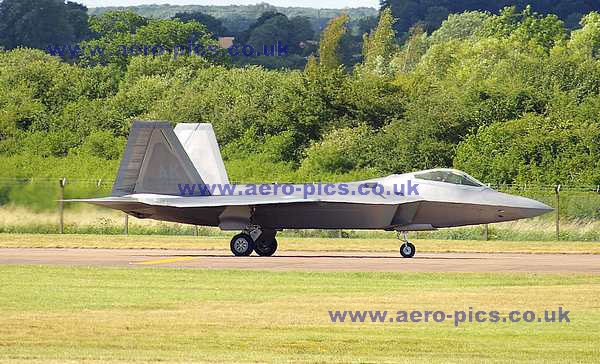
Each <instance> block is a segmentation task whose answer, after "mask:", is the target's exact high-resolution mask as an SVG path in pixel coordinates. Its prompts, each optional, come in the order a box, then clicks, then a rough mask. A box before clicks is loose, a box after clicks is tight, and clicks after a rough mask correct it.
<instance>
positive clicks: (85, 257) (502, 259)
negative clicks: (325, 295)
mask: <svg viewBox="0 0 600 364" xmlns="http://www.w3.org/2000/svg"><path fill="white" fill-rule="evenodd" d="M0 264H36V265H60V266H101V267H138V268H139V267H165V268H209V269H258V270H272V271H322V272H331V271H336V272H532V273H593V274H599V273H600V255H592V254H489V253H419V252H417V255H416V256H415V257H414V258H412V259H404V258H401V257H400V255H399V254H398V255H396V254H392V253H366V252H304V251H279V252H277V253H275V255H274V256H272V257H258V256H251V257H234V256H232V254H231V252H230V251H225V250H161V249H42V248H0Z"/></svg>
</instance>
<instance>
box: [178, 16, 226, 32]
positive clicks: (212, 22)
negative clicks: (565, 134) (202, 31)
mask: <svg viewBox="0 0 600 364" xmlns="http://www.w3.org/2000/svg"><path fill="white" fill-rule="evenodd" d="M173 18H175V19H179V20H181V21H182V22H184V23H187V22H190V21H196V22H198V23H200V24H202V25H204V26H205V27H206V29H207V30H208V31H209V32H210V33H211V34H212V35H213V36H214V37H222V36H229V35H230V34H229V31H228V30H227V28H225V26H223V22H222V21H221V20H220V19H217V18H215V17H214V16H212V15H209V14H206V13H203V12H201V11H195V12H190V13H177V14H175V16H174V17H173Z"/></svg>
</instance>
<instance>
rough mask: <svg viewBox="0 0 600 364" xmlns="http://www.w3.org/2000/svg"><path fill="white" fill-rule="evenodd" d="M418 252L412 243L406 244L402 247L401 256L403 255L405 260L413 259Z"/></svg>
mask: <svg viewBox="0 0 600 364" xmlns="http://www.w3.org/2000/svg"><path fill="white" fill-rule="evenodd" d="M416 252H417V249H416V248H415V246H414V245H413V244H412V243H409V242H405V243H404V244H402V245H400V255H402V257H403V258H412V257H414V256H415V253H416Z"/></svg>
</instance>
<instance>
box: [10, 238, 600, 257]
mask: <svg viewBox="0 0 600 364" xmlns="http://www.w3.org/2000/svg"><path fill="white" fill-rule="evenodd" d="M278 240H279V247H280V250H282V251H284V250H304V251H379V252H391V251H393V252H396V251H398V247H399V241H398V240H396V239H333V238H299V237H281V238H278ZM411 241H413V242H414V243H415V245H416V247H417V251H418V252H430V253H442V252H453V253H459V252H485V253H492V252H500V253H502V252H504V253H565V254H568V253H579V254H582V253H583V254H600V242H589V241H588V242H576V241H569V242H562V241H561V242H558V241H498V240H493V241H481V240H452V241H448V240H431V239H416V240H414V239H411ZM0 247H5V248H17V247H19V248H31V247H33V248H111V249H118V248H144V249H145V248H158V249H229V238H223V237H204V236H202V237H193V236H157V235H137V236H136V235H130V236H123V235H88V234H83V235H75V234H65V235H57V234H54V235H52V234H0Z"/></svg>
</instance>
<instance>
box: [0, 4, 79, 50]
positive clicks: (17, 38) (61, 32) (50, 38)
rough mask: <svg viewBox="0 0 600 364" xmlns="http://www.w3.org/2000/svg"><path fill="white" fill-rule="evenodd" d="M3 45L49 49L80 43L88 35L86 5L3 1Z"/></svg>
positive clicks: (0, 41)
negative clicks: (54, 45) (50, 47)
mask: <svg viewBox="0 0 600 364" xmlns="http://www.w3.org/2000/svg"><path fill="white" fill-rule="evenodd" d="M0 19H2V21H1V22H0V46H3V47H4V48H6V49H13V48H17V47H19V46H22V47H32V48H46V47H47V46H48V45H50V44H67V43H72V42H78V41H80V40H82V39H84V38H85V37H87V36H88V32H89V30H88V25H87V22H88V15H87V8H86V7H85V6H83V5H81V4H78V3H76V2H71V1H67V2H65V1H62V0H4V1H1V2H0Z"/></svg>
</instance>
